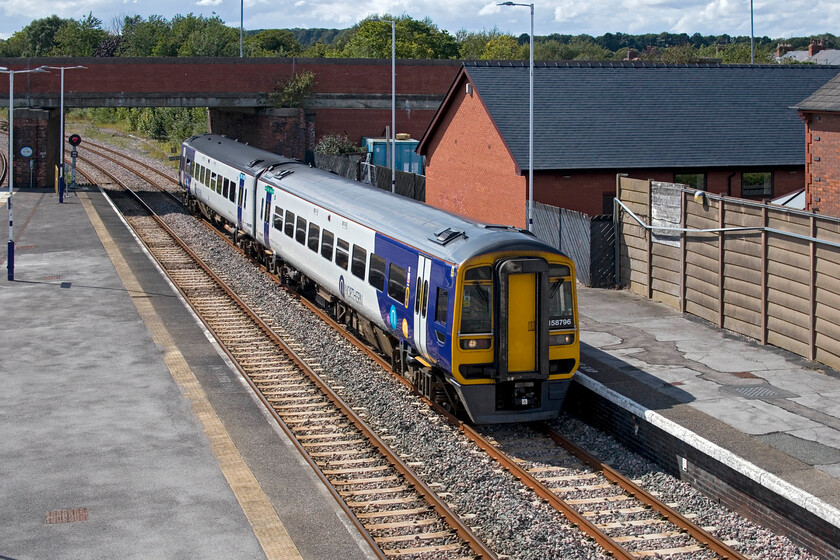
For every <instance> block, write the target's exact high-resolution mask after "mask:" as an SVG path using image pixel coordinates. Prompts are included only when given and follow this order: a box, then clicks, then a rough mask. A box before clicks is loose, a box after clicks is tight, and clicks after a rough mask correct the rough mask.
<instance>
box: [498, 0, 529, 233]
mask: <svg viewBox="0 0 840 560" xmlns="http://www.w3.org/2000/svg"><path fill="white" fill-rule="evenodd" d="M498 5H499V6H527V7H529V8H531V60H530V64H529V69H530V74H529V76H530V77H529V79H528V86H529V87H528V231H530V232H533V231H534V5H533V4H519V3H517V2H502V3H500V4H498Z"/></svg>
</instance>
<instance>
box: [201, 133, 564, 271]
mask: <svg viewBox="0 0 840 560" xmlns="http://www.w3.org/2000/svg"><path fill="white" fill-rule="evenodd" d="M186 144H188V145H190V146H192V147H194V148H196V150H198V151H200V152H202V153H205V154H207V155H208V156H210V157H213V158H215V159H219V160H221V161H224V162H225V163H227V164H229V165H231V166H232V167H234V168H236V169H239V170H240V171H242V172H245V173H249V174H252V175H253V174H257V173H260V172H261V171H263V170H265V169H267V168H268V167H272V166H273V167H274V168H273V169H271V170H269V171H267V172H265V173H263V175H262V176H261V177H260V180H262V181H264V182H266V183H267V184H269V185H272V186H274V187H277V188H280V189H282V190H285V191H287V192H289V193H292V194H294V195H295V196H299V197H301V198H303V199H305V200H308V201H310V202H312V203H313V204H316V205H318V206H320V207H323V208H325V209H327V210H328V211H330V212H332V213H335V214H337V215H341V216H344V217H346V218H348V219H350V220H352V221H355V222H358V223H360V224H363V225H365V226H367V227H370V228H371V229H374V230H376V231H378V232H379V233H381V234H383V235H386V236H388V237H391V238H394V239H398V240H400V241H402V242H404V243H406V244H408V245H411V246H413V247H416V248H417V249H420V250H421V251H423V252H425V253H428V254H430V255H433V256H435V257H438V258H441V259H444V260H448V261H450V262H452V263H455V264H460V263H462V262H464V261H465V260H467V259H469V258H471V257H475V256H478V255H481V254H485V253H490V252H496V251H547V252H553V253H557V254H560V252H559V251H557V250H556V249H554V248H553V247H551V246H549V245H547V244H545V243H543V242H542V241H540V240H539V239H538V238H536V237H535V236H533V235H532V234H530V233H527V232H525V231H523V230H520V229H518V228H513V227H510V226H503V225H490V224H481V223H477V222H473V221H470V220H468V219H465V218H463V217H461V216H457V215H455V214H451V213H449V212H446V211H444V210H440V209H438V208H434V207H432V206H429V205H427V204H424V203H422V202H418V201H416V200H413V199H410V198H406V197H404V196H400V195H397V194H393V193H390V192H387V191H383V190H381V189H378V188H376V187H372V186H370V185H365V184H364V183H360V182H358V181H353V180H350V179H346V178H344V177H340V176H338V175H335V174H332V173H329V172H327V171H323V170H320V169H315V168H310V167H308V166H307V165H305V164H303V163H301V162H299V161H297V160H291V159H288V158H285V157H282V156H278V155H275V154H272V153H271V152H267V151H265V150H260V149H258V148H254V147H252V146H248V145H247V144H243V143H241V142H237V141H235V140H231V139H229V138H225V137H223V136H218V135H209V134H208V135H202V136H198V137H194V138H191V139H189V140H188V141H187V142H186ZM255 160H262V161H261V162H260V163H258V164H253V162H254V161H255ZM249 164H251V165H249ZM288 171H292V173H288Z"/></svg>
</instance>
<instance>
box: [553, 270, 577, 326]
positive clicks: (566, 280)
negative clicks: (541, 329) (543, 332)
mask: <svg viewBox="0 0 840 560" xmlns="http://www.w3.org/2000/svg"><path fill="white" fill-rule="evenodd" d="M571 275H572V270H571V268H569V267H568V266H565V265H551V268H550V269H549V276H550V277H551V279H550V281H549V283H548V285H549V288H548V328H550V329H562V328H572V327H574V324H575V311H574V304H573V300H572V281H571V280H572V279H571Z"/></svg>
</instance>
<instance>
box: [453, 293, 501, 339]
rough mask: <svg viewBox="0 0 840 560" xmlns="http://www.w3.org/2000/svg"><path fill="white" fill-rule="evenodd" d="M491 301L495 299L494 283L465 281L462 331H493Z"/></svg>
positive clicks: (482, 332)
mask: <svg viewBox="0 0 840 560" xmlns="http://www.w3.org/2000/svg"><path fill="white" fill-rule="evenodd" d="M491 301H493V286H492V284H489V283H488V284H479V283H478V282H475V283H474V284H467V283H466V282H465V283H464V299H463V300H462V301H461V330H460V332H461V333H463V334H486V333H490V332H492V330H493V326H492V324H493V323H492V311H491V305H490V302H491Z"/></svg>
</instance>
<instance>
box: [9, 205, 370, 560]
mask: <svg viewBox="0 0 840 560" xmlns="http://www.w3.org/2000/svg"><path fill="white" fill-rule="evenodd" d="M12 200H13V216H14V234H15V242H16V243H15V253H14V281H11V282H10V281H8V279H7V266H8V263H7V258H8V255H7V239H6V238H5V237H4V239H3V241H2V244H1V245H2V253H0V259H2V276H1V277H0V380H2V381H0V387H2V388H0V558H7V559H15V560H23V559H34V558H91V559H95V558H263V557H265V558H270V559H274V558H283V559H294V558H303V559H323V560H328V559H330V560H332V559H334V558H336V551H341V557H342V558H352V559H358V560H361V559H364V558H373V557H374V556H373V554H372V552H371V551H370V550H369V548H368V547H367V545H366V544H365V543H364V542H363V541H361V540H360V538H359V536H358V534H357V533H356V531H355V529H354V528H353V526H352V524H351V522H350V520H349V519H347V518H346V516H345V514H344V512H343V511H342V510H341V509H340V508H339V507H338V506H337V504H336V503H335V500H334V499H333V498H332V496H331V495H330V494H329V493H328V492H327V490H326V489H325V488H324V487H323V484H322V483H321V482H320V480H319V479H318V478H317V477H316V476H315V475H314V473H312V470H311V468H310V467H309V466H308V465H307V464H306V463H305V462H304V461H303V460H302V458H301V457H300V455H299V453H298V451H297V450H296V449H295V448H294V447H293V446H292V445H291V443H290V442H288V441H287V440H286V439H285V437H284V435H283V434H282V433H280V432H279V431H278V429H277V428H276V427H274V425H273V421H269V419H268V418H267V416H266V413H265V412H264V411H263V408H262V406H261V405H259V404H258V403H257V402H256V401H255V399H254V397H253V396H252V395H251V391H250V389H249V388H247V387H246V386H245V385H244V383H243V382H241V381H240V379H239V377H238V375H237V374H236V373H235V371H234V370H233V369H232V366H231V364H229V363H228V362H227V361H226V359H225V358H223V357H222V354H221V352H220V351H219V349H218V348H217V347H216V345H215V343H214V342H212V338H211V337H210V336H209V335H208V333H206V332H205V330H204V328H203V326H202V325H201V324H200V323H199V321H198V320H197V318H196V317H195V316H193V315H192V314H191V312H190V311H188V309H187V308H186V307H185V305H184V304H183V303H182V301H181V300H180V298H179V296H178V294H177V292H176V291H175V290H174V289H173V288H172V287H171V286H170V285H169V283H168V281H167V280H166V279H165V277H164V276H163V275H162V274H161V273H160V272H159V271H158V269H157V267H156V266H155V265H154V264H153V263H152V262H151V260H150V258H149V257H148V256H147V254H146V253H145V251H144V249H143V248H142V247H141V245H140V244H139V242H138V241H137V240H136V239H135V238H134V237H133V235H132V234H131V233H130V231H129V230H128V228H127V227H126V226H125V224H124V223H123V222H122V220H121V218H120V217H119V216H118V215H117V213H116V212H115V210H114V209H113V208H112V207H111V206H110V204H109V202H108V201H107V199H106V198H105V197H104V195H102V194H101V193H100V192H99V191H98V190H89V191H88V190H84V189H80V190H77V191H74V192H71V193H69V194H68V195H67V197H66V198H65V202H64V203H63V204H59V202H58V196H57V195H56V194H55V193H54V192H52V191H49V190H34V191H33V190H29V189H23V190H20V191H17V192H15V193H14V196H13V199H12ZM0 214H2V216H3V220H5V219H6V217H7V213H6V211H5V210H0ZM5 223H7V222H4V224H5Z"/></svg>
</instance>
